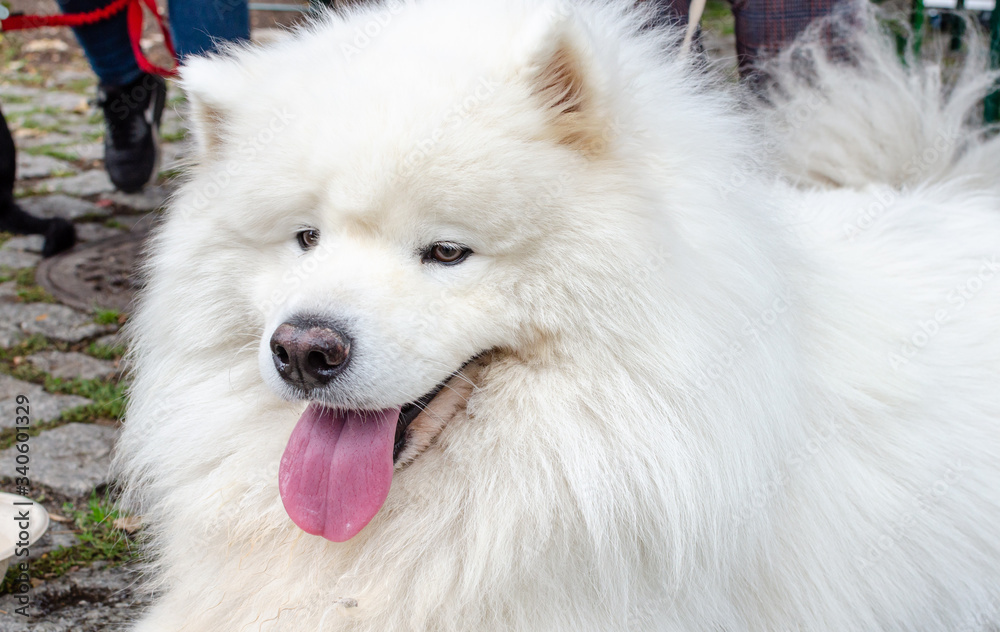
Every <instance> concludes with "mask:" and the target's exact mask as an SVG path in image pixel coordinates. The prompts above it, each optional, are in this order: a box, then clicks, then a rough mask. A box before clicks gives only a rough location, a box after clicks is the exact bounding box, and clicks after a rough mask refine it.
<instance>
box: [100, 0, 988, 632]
mask: <svg viewBox="0 0 1000 632" xmlns="http://www.w3.org/2000/svg"><path fill="white" fill-rule="evenodd" d="M631 5H632V3H631V2H629V1H622V2H615V1H611V2H606V3H597V2H589V1H585V0H579V1H576V2H558V1H553V2H544V1H528V0H476V1H475V2H471V1H469V0H421V1H419V2H396V3H392V2H390V3H388V4H383V5H378V6H367V7H362V8H357V9H352V10H351V11H350V12H348V13H344V14H339V15H332V14H331V15H329V16H328V17H325V18H322V19H320V20H319V21H318V22H316V23H314V24H312V25H310V26H308V27H306V28H303V29H301V30H299V31H296V32H294V33H293V34H291V35H290V36H288V37H286V38H284V39H282V40H280V41H277V42H272V43H270V44H267V45H263V46H259V47H246V48H239V49H233V50H231V51H229V52H228V53H227V54H224V55H222V56H218V57H215V58H206V59H195V60H194V61H192V62H190V63H189V64H188V65H187V66H186V68H184V71H183V85H184V87H185V89H186V90H187V93H188V95H189V100H190V107H191V117H192V125H193V127H194V138H195V141H196V152H197V157H196V165H195V166H194V167H193V169H192V172H191V175H190V178H189V179H188V180H187V181H186V183H185V184H184V185H183V186H182V187H181V189H180V191H179V193H178V194H177V196H176V198H175V199H174V200H173V203H172V206H171V208H170V210H169V212H168V213H167V214H166V219H165V221H164V222H163V224H162V226H161V227H160V228H159V230H158V233H157V235H156V237H155V239H154V241H153V245H152V247H151V258H150V263H149V268H148V273H149V278H148V285H147V287H146V288H145V291H144V294H143V297H142V300H141V306H140V308H139V309H138V311H137V313H136V314H135V316H134V319H133V321H132V333H133V336H134V348H133V356H132V360H133V366H134V370H135V380H134V383H133V385H132V391H131V403H130V406H129V411H128V416H127V421H126V424H125V429H124V434H123V437H122V440H121V445H120V447H119V453H118V456H117V462H116V463H117V466H116V467H117V470H118V472H119V473H120V475H121V477H122V480H123V481H124V483H125V487H126V489H127V494H126V501H127V502H129V503H131V506H132V507H134V509H135V511H137V512H140V513H141V515H142V516H143V517H144V519H145V521H146V523H147V525H148V527H147V533H148V535H149V536H150V537H149V539H150V543H149V548H148V551H149V556H150V558H151V559H150V568H149V582H148V583H149V585H150V586H151V588H152V589H153V590H155V591H156V593H157V595H158V597H157V600H156V602H155V604H154V605H153V606H152V607H151V608H150V609H149V611H148V612H147V613H145V614H144V615H143V616H142V617H141V619H140V620H139V621H138V622H137V624H136V626H135V628H134V629H135V630H137V631H141V632H162V631H179V630H186V631H191V632H220V631H233V632H236V631H241V630H286V631H288V630H290V631H296V632H298V631H310V632H311V631H314V630H316V631H318V630H323V631H341V630H343V631H352V632H367V631H372V632H374V631H379V632H385V631H404V630H414V631H430V630H434V631H442V632H443V631H456V632H457V631H462V632H467V631H470V630H517V631H546V632H549V631H556V630H558V631H572V632H585V631H595V632H596V631H601V632H604V631H608V630H665V631H692V632H693V631H726V632H743V631H749V630H753V631H757V630H761V631H765V630H766V631H776V632H779V631H780V632H788V631H810V632H820V631H831V632H848V631H866V632H867V631H873V630H909V631H917V630H920V631H945V630H947V631H955V630H993V629H996V627H995V626H996V625H997V623H998V622H1000V526H998V525H1000V335H998V334H1000V178H998V177H997V174H998V168H1000V142H998V141H997V140H996V139H993V140H989V138H987V137H984V136H982V135H980V133H979V132H980V130H981V127H979V126H978V124H976V123H975V122H974V121H972V120H971V118H973V117H972V116H971V114H972V113H973V112H975V111H976V110H977V109H978V107H979V106H978V105H977V103H978V102H979V100H980V99H981V97H982V95H983V94H984V93H986V92H987V91H988V89H989V87H990V84H991V81H992V80H993V75H990V74H988V73H987V72H986V71H985V66H986V65H985V63H984V61H983V59H984V54H983V46H982V45H981V44H973V48H972V50H971V51H970V53H969V56H968V57H969V61H968V62H967V65H966V70H965V71H964V72H962V73H958V77H957V80H956V81H954V82H952V83H950V84H948V85H949V86H950V87H949V88H948V89H947V90H945V89H943V87H942V86H943V84H942V82H941V80H940V75H941V73H940V72H939V71H938V69H936V68H932V67H929V66H921V65H919V64H916V63H914V62H913V61H912V60H911V61H910V63H909V65H904V64H902V63H900V62H899V60H898V59H897V58H896V55H895V52H894V51H893V50H892V49H891V47H890V46H889V45H888V44H885V43H883V40H882V39H881V38H880V36H878V34H877V33H876V32H875V31H876V30H877V29H875V27H874V26H872V25H873V24H875V21H874V20H873V19H872V18H870V17H862V18H861V19H855V20H854V21H852V22H848V23H846V24H848V25H849V26H850V28H849V29H846V31H850V32H853V33H854V36H853V37H852V39H851V41H850V42H849V43H848V44H845V45H843V46H841V47H840V49H839V50H840V52H839V53H838V58H839V61H838V60H831V59H830V58H829V57H828V56H827V55H825V54H824V53H823V52H822V50H821V47H820V46H819V44H815V43H810V42H822V41H824V40H825V39H828V37H827V36H828V35H829V33H828V32H817V33H816V34H814V35H813V36H812V37H808V36H807V38H806V39H805V40H803V41H802V42H800V43H799V44H797V45H796V46H795V47H794V48H793V49H792V50H790V51H789V52H787V53H786V54H785V55H784V56H783V57H781V58H779V59H777V60H775V61H774V62H773V63H772V64H771V66H770V67H769V69H768V73H769V76H770V78H771V84H773V86H772V87H773V89H772V90H771V92H770V96H769V97H768V105H766V106H764V107H757V106H755V105H754V100H753V99H751V98H741V97H739V95H738V93H737V92H736V89H735V87H733V86H730V87H726V85H724V82H720V81H718V80H717V79H715V78H713V77H714V76H713V75H712V73H706V72H705V69H704V67H703V66H699V64H698V63H697V61H696V60H695V59H694V57H693V56H690V55H684V54H682V53H681V52H680V51H679V48H678V46H677V42H678V37H677V34H676V33H674V32H673V31H670V30H667V31H663V30H658V29H656V28H649V25H648V17H649V16H648V14H646V13H643V12H642V10H641V9H640V10H636V9H634V8H632V6H631ZM862 13H863V12H862ZM832 24H833V25H834V26H836V24H837V23H836V22H834V23H832ZM840 24H841V26H843V25H844V24H845V23H840ZM827 26H828V27H830V25H829V24H828V25H827ZM834 30H836V29H834ZM841 30H844V29H841ZM827 31H829V28H828V29H827ZM846 31H845V32H846Z"/></svg>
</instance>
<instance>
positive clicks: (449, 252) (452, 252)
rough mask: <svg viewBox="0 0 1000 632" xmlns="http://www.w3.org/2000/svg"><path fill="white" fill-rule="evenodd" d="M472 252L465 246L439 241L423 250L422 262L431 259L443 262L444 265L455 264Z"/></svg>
mask: <svg viewBox="0 0 1000 632" xmlns="http://www.w3.org/2000/svg"><path fill="white" fill-rule="evenodd" d="M470 254H472V251H471V250H469V249H468V248H466V247H465V246H460V245H458V244H452V243H447V242H441V243H438V244H434V245H433V246H431V247H430V248H428V249H427V250H426V252H424V262H425V263H428V262H431V261H434V262H437V263H443V264H445V265H455V264H456V263H461V262H462V261H465V258H466V257H468V256H469V255H470Z"/></svg>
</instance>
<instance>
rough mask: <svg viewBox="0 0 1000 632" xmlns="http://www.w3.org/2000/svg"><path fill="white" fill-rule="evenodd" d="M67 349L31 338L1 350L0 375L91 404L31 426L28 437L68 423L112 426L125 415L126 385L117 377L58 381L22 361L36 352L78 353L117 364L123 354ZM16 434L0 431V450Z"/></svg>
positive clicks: (109, 349)
mask: <svg viewBox="0 0 1000 632" xmlns="http://www.w3.org/2000/svg"><path fill="white" fill-rule="evenodd" d="M80 347H81V345H70V344H69V343H65V342H57V341H52V340H49V339H47V338H46V337H45V336H41V335H34V336H31V337H29V338H27V339H25V340H22V341H21V342H19V343H18V344H16V345H14V346H13V347H10V348H7V349H0V373H6V374H7V375H9V376H11V377H13V378H15V379H18V380H22V381H25V382H31V383H32V384H38V385H40V386H42V387H43V388H44V389H45V390H46V391H47V392H49V393H55V394H59V395H77V396H79V397H86V398H87V399H89V400H91V403H89V404H84V405H83V406H77V407H76V408H70V409H69V410H66V411H63V413H62V414H61V415H60V416H59V418H58V419H54V420H51V421H48V422H45V423H38V424H33V426H32V429H31V430H30V431H29V434H31V435H33V436H37V435H38V434H40V433H41V432H42V431H44V430H49V429H51V428H56V427H59V426H61V425H63V424H66V423H70V422H79V423H96V422H104V423H109V422H111V423H113V422H116V421H119V420H121V418H122V416H123V415H124V413H125V402H126V396H125V388H126V387H125V384H124V383H123V382H121V381H120V380H119V379H118V378H117V377H112V378H110V379H92V380H84V379H81V378H73V379H65V378H58V377H53V376H51V375H49V374H48V373H45V372H44V371H42V370H40V369H38V368H36V367H35V366H34V365H32V364H31V363H29V362H26V361H25V360H24V359H25V358H26V357H27V356H30V355H32V354H33V353H38V352H39V351H61V352H67V351H80V352H82V353H87V354H88V355H91V356H93V357H95V358H98V359H100V360H117V359H119V358H121V357H122V355H123V354H124V351H125V350H124V349H123V348H122V347H120V346H108V345H101V344H97V343H96V342H91V343H87V344H86V346H82V348H80ZM15 435H16V430H15V429H13V428H7V429H3V430H0V450H5V449H7V448H9V447H10V446H12V445H14V443H15Z"/></svg>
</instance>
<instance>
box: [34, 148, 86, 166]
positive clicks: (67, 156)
mask: <svg viewBox="0 0 1000 632" xmlns="http://www.w3.org/2000/svg"><path fill="white" fill-rule="evenodd" d="M24 151H25V152H26V153H29V154H31V155H33V156H49V157H51V158H57V159H59V160H65V161H66V162H77V161H78V160H80V156H78V155H76V154H75V153H72V152H68V151H63V150H62V146H60V145H41V146H39V147H28V148H26V149H25V150H24Z"/></svg>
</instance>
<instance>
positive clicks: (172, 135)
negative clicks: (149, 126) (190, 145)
mask: <svg viewBox="0 0 1000 632" xmlns="http://www.w3.org/2000/svg"><path fill="white" fill-rule="evenodd" d="M185 138H187V130H186V129H178V130H174V131H172V132H166V133H163V134H160V140H162V141H163V142H165V143H176V142H177V141H181V140H184V139H185Z"/></svg>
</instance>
